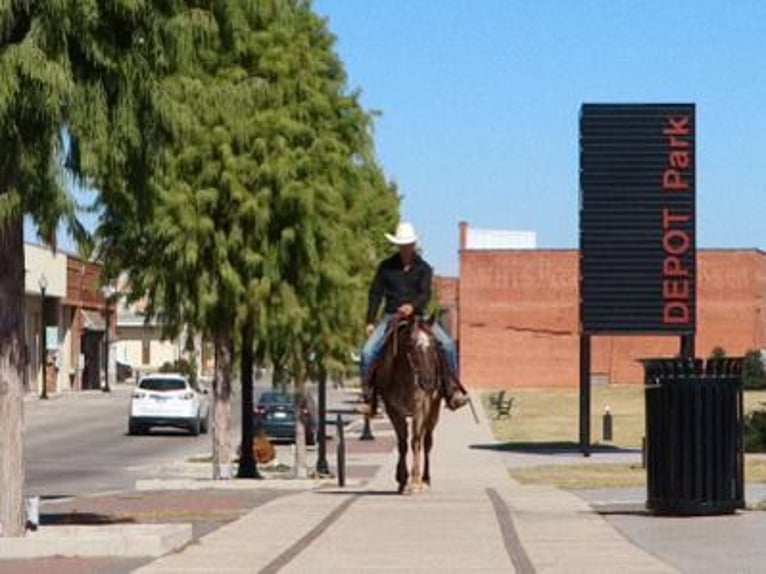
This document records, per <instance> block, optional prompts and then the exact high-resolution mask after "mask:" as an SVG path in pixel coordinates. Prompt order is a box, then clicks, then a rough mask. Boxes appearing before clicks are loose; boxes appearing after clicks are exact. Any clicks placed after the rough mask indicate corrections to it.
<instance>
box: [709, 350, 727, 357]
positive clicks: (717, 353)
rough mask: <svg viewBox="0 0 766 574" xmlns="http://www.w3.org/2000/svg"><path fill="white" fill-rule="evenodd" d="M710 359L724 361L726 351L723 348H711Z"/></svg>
mask: <svg viewBox="0 0 766 574" xmlns="http://www.w3.org/2000/svg"><path fill="white" fill-rule="evenodd" d="M710 358H711V359H725V358H726V350H725V349H724V348H723V347H713V349H712V350H711V351H710Z"/></svg>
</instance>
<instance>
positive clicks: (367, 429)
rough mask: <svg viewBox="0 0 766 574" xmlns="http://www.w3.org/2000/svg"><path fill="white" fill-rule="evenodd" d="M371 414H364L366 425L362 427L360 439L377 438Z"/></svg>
mask: <svg viewBox="0 0 766 574" xmlns="http://www.w3.org/2000/svg"><path fill="white" fill-rule="evenodd" d="M371 416H372V415H364V427H363V428H362V434H361V435H359V440H375V436H374V435H373V434H372V426H371V425H370V417H371Z"/></svg>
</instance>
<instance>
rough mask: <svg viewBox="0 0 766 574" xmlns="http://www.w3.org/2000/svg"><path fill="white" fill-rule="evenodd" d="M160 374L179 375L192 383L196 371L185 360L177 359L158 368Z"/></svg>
mask: <svg viewBox="0 0 766 574" xmlns="http://www.w3.org/2000/svg"><path fill="white" fill-rule="evenodd" d="M160 373H180V374H182V375H185V376H186V377H188V378H189V380H190V381H192V383H194V381H195V380H196V378H197V371H196V369H195V367H194V365H193V364H191V363H189V361H187V360H186V359H178V360H177V361H176V362H175V363H171V362H168V361H166V362H165V363H163V364H162V366H161V367H160Z"/></svg>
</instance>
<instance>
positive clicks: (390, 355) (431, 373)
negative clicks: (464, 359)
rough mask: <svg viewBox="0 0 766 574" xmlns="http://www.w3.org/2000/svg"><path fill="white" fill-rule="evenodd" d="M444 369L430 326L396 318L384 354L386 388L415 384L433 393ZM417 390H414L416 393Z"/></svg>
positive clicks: (416, 319)
mask: <svg viewBox="0 0 766 574" xmlns="http://www.w3.org/2000/svg"><path fill="white" fill-rule="evenodd" d="M440 371H441V365H440V361H439V355H438V352H437V349H436V340H435V339H434V336H433V334H432V333H431V330H430V324H429V323H427V322H424V321H422V320H420V319H418V318H416V317H410V318H406V319H403V318H395V319H394V323H393V324H392V326H391V328H390V332H389V334H388V336H387V339H386V343H385V346H384V351H383V365H382V373H381V375H383V377H382V378H383V379H385V381H381V382H384V384H385V385H386V386H388V385H396V384H400V385H407V386H409V385H411V384H415V385H417V386H419V387H421V388H422V389H423V390H433V389H434V388H436V385H437V384H438V379H439V376H440ZM413 390H414V389H413Z"/></svg>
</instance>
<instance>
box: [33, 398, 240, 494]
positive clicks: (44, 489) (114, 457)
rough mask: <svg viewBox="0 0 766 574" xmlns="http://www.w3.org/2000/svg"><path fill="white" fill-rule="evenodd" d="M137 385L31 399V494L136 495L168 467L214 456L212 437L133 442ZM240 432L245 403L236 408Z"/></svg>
mask: <svg viewBox="0 0 766 574" xmlns="http://www.w3.org/2000/svg"><path fill="white" fill-rule="evenodd" d="M132 388H133V387H132V385H118V386H116V387H115V388H114V390H113V391H112V392H111V393H101V392H98V391H95V392H93V391H90V392H82V393H77V394H72V395H68V396H62V397H57V398H53V399H51V400H48V401H43V400H39V399H35V398H32V399H31V400H30V398H28V399H27V400H26V401H25V404H24V410H25V458H26V471H27V476H26V484H27V494H29V495H40V496H45V497H57V496H74V495H82V494H88V493H96V492H105V491H112V490H126V489H132V488H133V486H134V484H135V481H136V479H137V478H151V477H153V476H154V473H155V472H156V469H158V468H160V467H161V466H162V465H164V464H168V463H172V462H174V461H179V460H184V459H186V458H188V457H191V456H197V455H201V454H206V453H209V452H210V450H211V439H210V435H200V436H198V437H194V436H191V435H190V434H189V433H187V432H184V431H182V430H174V429H155V430H154V431H153V432H152V433H151V434H150V435H144V436H129V435H128V434H127V428H128V409H129V403H130V396H131V392H132ZM232 410H233V414H234V419H235V420H234V425H235V428H236V429H239V403H238V402H237V403H236V404H234V405H233V409H232Z"/></svg>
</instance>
